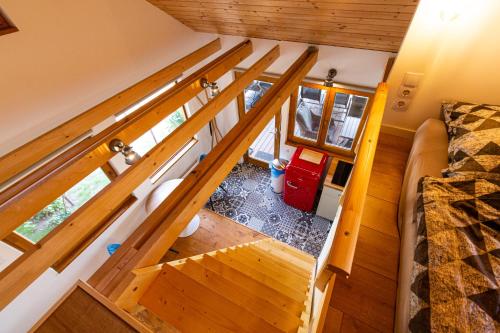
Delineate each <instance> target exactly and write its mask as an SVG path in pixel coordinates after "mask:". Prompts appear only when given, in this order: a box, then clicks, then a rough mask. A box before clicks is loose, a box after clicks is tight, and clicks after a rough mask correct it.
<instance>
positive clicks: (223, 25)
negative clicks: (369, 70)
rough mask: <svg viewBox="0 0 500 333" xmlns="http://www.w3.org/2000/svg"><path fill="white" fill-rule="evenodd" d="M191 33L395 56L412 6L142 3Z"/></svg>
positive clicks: (246, 0)
mask: <svg viewBox="0 0 500 333" xmlns="http://www.w3.org/2000/svg"><path fill="white" fill-rule="evenodd" d="M147 1H149V2H150V3H152V4H153V5H155V6H156V7H158V8H160V9H162V10H163V11H165V12H167V13H168V14H170V15H171V16H173V17H174V18H176V19H177V20H179V21H180V22H182V23H184V24H185V25H187V26H189V27H191V28H192V29H194V30H195V31H202V32H211V33H219V34H225V35H237V36H247V37H257V38H266V39H275V40H285V41H293V42H302V43H311V44H318V45H333V46H342V47H352V48H361V49H371V50H379V51H389V52H398V50H399V47H400V45H401V42H402V41H403V38H404V36H405V34H406V31H407V30H408V26H409V24H410V21H411V19H412V17H413V14H414V13H415V10H416V7H417V5H418V0H302V1H300V0H292V1H288V0H147Z"/></svg>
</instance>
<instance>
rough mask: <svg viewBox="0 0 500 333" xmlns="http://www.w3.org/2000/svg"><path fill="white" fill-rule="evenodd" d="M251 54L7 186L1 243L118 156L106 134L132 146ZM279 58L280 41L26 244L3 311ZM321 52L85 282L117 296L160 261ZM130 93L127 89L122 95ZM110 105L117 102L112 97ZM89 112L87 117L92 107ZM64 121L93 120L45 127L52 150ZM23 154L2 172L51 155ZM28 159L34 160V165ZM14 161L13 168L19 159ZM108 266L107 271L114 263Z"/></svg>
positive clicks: (246, 50)
mask: <svg viewBox="0 0 500 333" xmlns="http://www.w3.org/2000/svg"><path fill="white" fill-rule="evenodd" d="M213 43H215V44H216V45H215V46H214V45H212V46H211V47H208V48H207V47H204V48H202V49H200V50H201V51H200V50H198V51H196V52H202V53H204V54H205V56H208V55H210V54H212V53H213V52H215V51H216V49H218V48H220V42H219V41H218V40H217V41H216V42H213ZM251 53H252V44H251V42H250V41H245V42H243V43H240V44H239V45H237V46H236V47H234V48H233V49H231V50H229V51H227V52H226V53H224V54H223V55H222V56H220V57H218V58H217V59H215V60H214V61H212V62H210V63H209V64H208V65H206V66H204V67H203V68H202V69H200V70H198V71H196V72H195V73H194V74H192V75H191V76H189V77H188V78H186V79H184V80H182V81H181V82H180V83H179V84H177V85H175V86H174V87H173V88H171V89H170V90H168V91H167V92H166V93H164V94H163V95H162V96H160V97H159V98H158V99H156V100H154V101H152V102H151V103H148V104H146V105H144V106H143V107H141V108H139V109H138V110H136V111H135V112H134V113H133V114H131V115H129V116H127V117H126V118H124V119H122V120H120V121H119V122H117V123H115V124H113V125H111V126H110V127H108V128H107V129H105V130H103V131H102V132H100V133H98V134H97V135H95V136H93V137H91V138H89V139H86V140H83V141H82V142H80V143H78V144H76V145H75V146H74V147H71V148H70V149H69V150H67V151H65V152H63V153H62V154H61V155H59V156H57V157H56V158H55V159H53V160H50V161H49V162H47V163H46V164H44V165H43V166H41V167H39V168H38V169H36V170H35V171H33V172H32V173H29V174H28V175H27V176H25V177H24V178H21V179H20V180H19V181H18V182H17V183H14V184H13V185H12V186H9V187H8V188H7V189H6V190H5V191H3V192H2V193H0V221H1V222H2V223H1V224H0V240H5V239H6V238H7V237H10V236H9V235H12V232H13V230H14V229H15V228H16V227H17V226H19V225H20V224H22V223H23V222H24V221H25V220H26V219H27V218H29V217H31V215H33V213H34V212H37V210H39V209H42V208H43V207H45V205H46V204H47V203H50V202H51V201H52V200H53V199H55V198H57V197H58V196H59V195H61V194H62V193H64V192H65V191H66V190H67V189H69V188H70V187H71V186H72V185H74V184H76V183H77V182H78V181H79V180H81V179H83V178H84V177H85V176H86V175H88V174H89V173H90V172H92V171H93V170H94V169H95V168H97V167H99V166H100V165H102V164H104V163H106V162H107V161H108V160H109V159H110V158H111V157H113V156H114V153H113V152H111V151H110V148H109V143H110V140H112V139H115V138H119V139H121V140H122V141H124V142H125V144H130V143H131V142H132V141H133V140H134V139H135V138H137V137H138V136H140V135H141V134H142V133H144V132H146V131H147V130H149V129H150V128H152V127H153V126H154V125H156V124H157V123H158V122H159V121H161V120H162V119H163V118H165V117H166V116H168V115H169V114H170V113H171V112H173V111H175V110H176V109H177V108H178V107H179V106H181V105H182V104H184V103H186V102H187V101H189V100H190V99H191V98H193V97H195V96H196V95H197V94H198V93H199V92H201V91H202V89H203V88H202V87H201V85H200V81H201V79H202V78H204V79H207V80H208V81H214V80H216V79H217V78H218V77H220V76H222V75H223V74H224V73H226V72H227V71H229V70H231V69H232V68H233V67H234V66H235V65H237V64H238V63H239V62H241V61H242V60H243V59H245V58H246V57H247V56H249V55H250V54H251ZM278 57H279V47H278V46H276V47H275V48H273V49H272V50H271V51H269V52H268V53H267V54H266V55H264V56H263V57H262V58H261V59H259V60H258V61H257V62H256V63H255V64H254V65H253V66H252V67H250V68H249V69H248V70H247V71H246V72H245V73H244V74H243V75H241V76H240V77H238V78H237V79H235V80H234V81H233V82H232V83H231V84H230V85H229V86H228V87H227V88H226V89H224V90H223V91H221V93H220V94H219V95H218V96H217V97H215V98H213V99H212V100H210V101H209V102H208V103H207V104H206V105H205V106H203V107H202V108H201V109H200V110H198V112H196V113H195V114H194V115H192V116H191V117H189V118H188V119H187V120H186V121H185V122H184V123H183V124H182V125H180V126H179V127H178V128H177V129H176V130H174V131H173V132H172V133H171V134H170V135H168V136H167V137H166V138H165V139H164V140H163V141H161V142H160V143H159V144H158V145H157V146H155V147H154V148H152V149H151V150H150V151H149V152H148V153H147V154H146V155H145V156H143V157H142V158H141V159H140V160H139V161H137V162H136V163H135V164H134V165H132V166H130V167H129V168H128V169H127V170H126V171H124V172H123V173H121V174H120V175H118V176H117V177H116V178H115V179H114V180H112V181H111V183H110V184H109V185H107V186H106V187H105V188H104V189H103V190H101V191H100V192H99V193H98V194H97V195H95V196H94V197H93V198H92V199H91V200H89V201H88V202H87V203H86V204H84V205H83V206H82V207H80V208H79V209H78V210H76V211H75V212H74V213H73V214H72V215H71V216H70V217H69V218H68V219H66V220H65V221H64V222H62V223H61V224H60V225H59V226H58V227H57V228H56V229H54V230H53V231H52V232H51V233H50V234H49V235H47V236H46V237H45V238H43V239H42V240H41V241H40V242H38V243H37V244H36V245H35V246H32V247H27V250H26V251H25V253H24V254H23V255H22V256H20V257H19V258H17V259H16V260H15V261H14V262H13V263H11V264H10V265H9V266H8V267H7V268H5V269H4V270H3V271H2V272H0V309H2V308H4V307H5V306H6V305H7V304H8V303H9V302H11V301H12V300H13V299H14V298H15V297H16V296H17V295H18V294H19V293H20V292H22V291H23V290H24V289H25V288H26V287H27V286H28V285H29V284H31V283H32V282H33V281H34V280H35V279H36V278H37V277H38V276H40V275H41V274H42V273H43V272H44V271H45V270H46V269H48V268H49V267H54V266H57V267H59V269H61V270H62V269H64V268H65V267H66V265H67V264H68V263H69V262H70V261H71V260H70V259H71V258H75V257H76V256H77V255H78V254H79V253H80V252H81V251H83V249H84V248H85V247H86V246H88V245H89V244H90V243H91V242H92V240H93V239H95V238H96V237H97V236H98V235H99V234H100V233H102V232H103V231H104V230H105V229H106V227H107V226H108V225H109V224H104V225H103V221H105V220H106V219H107V218H109V216H110V215H112V214H114V213H115V212H116V209H117V208H118V207H119V206H120V204H121V203H122V202H123V200H125V199H126V198H127V197H128V196H129V195H130V194H131V193H132V191H134V190H135V189H136V188H137V187H138V186H139V185H140V184H141V183H142V182H143V181H144V180H146V179H147V177H149V176H150V175H151V174H152V173H154V172H155V171H156V169H158V168H159V167H160V166H161V165H163V163H164V162H165V161H166V160H168V159H169V158H170V157H171V156H172V155H173V154H175V153H176V152H177V151H178V149H179V148H180V147H181V146H182V145H183V144H185V142H186V141H187V140H189V139H190V138H191V137H193V135H195V134H196V133H198V132H199V131H200V130H201V129H202V128H203V127H204V126H206V124H207V123H208V122H209V121H210V120H211V119H213V118H214V117H215V116H216V115H217V114H218V112H219V111H220V110H222V109H223V108H224V107H225V106H226V105H227V104H229V103H230V101H232V100H233V99H234V98H235V97H236V96H237V95H238V94H240V93H241V91H242V90H243V89H244V88H245V87H246V86H248V85H249V84H250V83H251V82H252V81H253V80H254V79H256V78H257V77H258V76H259V75H260V74H261V73H262V72H263V71H264V70H265V69H266V68H267V67H268V66H269V65H270V64H271V63H273V62H274V61H275V60H276V59H277V58H278ZM200 58H201V56H200V55H199V54H198V55H197V56H196V57H192V59H191V60H190V62H191V64H190V66H189V67H191V66H193V65H194V64H196V63H197V62H199V61H200V60H201V59H200ZM316 59H317V49H315V48H310V49H308V50H307V51H306V52H304V53H303V54H302V56H301V57H299V59H298V60H297V61H296V62H295V63H294V64H293V65H292V66H291V67H290V68H289V69H288V71H287V72H286V73H285V74H284V75H283V76H282V77H281V79H280V80H279V82H278V83H277V84H276V85H275V86H273V89H272V90H270V91H268V94H266V95H265V96H264V97H263V98H262V100H261V101H260V102H259V104H258V105H256V106H255V108H254V110H252V111H251V112H249V113H248V114H247V116H246V117H245V118H244V119H242V120H241V121H240V122H239V123H238V124H237V125H236V126H235V127H234V128H233V129H232V130H231V131H230V132H229V133H228V134H227V135H226V137H225V138H224V139H223V141H221V142H220V143H219V144H218V145H217V146H216V147H215V148H214V149H213V150H212V152H211V153H210V154H209V155H208V156H207V158H206V159H204V160H203V161H202V162H201V163H200V164H199V165H198V166H197V167H196V168H195V169H194V170H193V171H192V172H191V173H190V175H189V176H188V177H186V179H185V180H184V181H183V183H182V184H181V185H180V186H179V187H178V188H177V189H176V191H174V192H173V193H172V195H171V196H169V198H168V199H167V200H166V201H165V202H164V203H163V204H162V205H160V207H158V209H156V210H155V211H154V212H153V213H152V214H151V215H150V216H149V217H148V218H147V219H146V220H145V221H144V222H143V223H142V224H141V225H140V227H139V228H138V229H137V230H136V231H135V232H134V233H133V234H132V236H131V237H130V238H129V239H127V240H126V241H125V242H124V243H123V244H122V246H121V247H120V249H119V250H118V251H117V252H116V253H115V255H113V256H112V257H111V258H110V260H109V261H108V262H107V263H106V264H105V265H104V266H103V267H102V268H101V269H100V270H98V272H96V274H95V275H94V276H93V277H92V279H91V280H90V281H89V282H90V283H91V284H92V285H93V286H94V287H96V289H98V290H99V291H100V292H101V293H102V294H104V295H105V296H107V297H110V298H111V299H112V298H113V295H116V293H117V291H116V290H119V288H120V286H121V285H122V283H123V281H122V278H123V280H124V281H125V280H126V278H127V277H128V276H129V275H128V273H129V272H130V270H131V269H135V268H138V267H142V266H143V265H150V264H155V263H156V262H157V261H158V260H159V259H160V258H161V257H162V256H163V254H164V253H165V252H166V251H167V250H168V248H169V247H170V246H171V244H172V243H173V242H174V240H175V239H176V238H177V236H178V234H179V233H180V231H181V230H182V229H183V228H184V226H185V224H186V223H187V222H186V221H189V220H190V219H191V217H192V215H193V216H194V214H196V212H197V210H199V208H201V205H203V203H204V202H205V201H206V200H207V199H208V196H209V195H210V194H211V193H212V192H213V190H214V189H215V188H216V186H217V185H218V184H219V183H220V182H221V181H222V180H223V178H224V177H225V175H227V173H228V172H229V171H230V170H231V168H232V166H233V165H232V164H234V163H236V161H237V160H238V159H239V158H240V157H241V155H242V154H243V152H244V151H245V150H246V149H247V148H248V146H249V145H250V143H251V142H253V140H254V139H255V138H256V136H257V135H258V134H259V132H260V131H261V130H262V129H263V128H264V127H265V125H266V124H267V122H268V121H269V119H271V118H272V116H273V115H274V114H275V113H276V112H277V111H278V110H279V109H280V108H281V105H282V104H283V103H284V102H285V100H286V99H287V98H288V96H289V95H290V93H291V92H292V90H293V89H296V88H297V86H298V84H299V82H300V81H301V80H302V79H303V78H304V77H305V76H306V74H307V72H308V71H309V70H310V69H311V68H312V66H313V65H314V63H315V62H316ZM176 64H177V67H178V68H177V67H176V71H177V72H178V73H176V74H177V75H175V76H176V77H177V76H178V75H179V74H180V73H182V71H183V70H185V69H186V68H185V66H187V63H186V62H184V64H183V66H179V65H178V62H177V63H175V64H173V65H171V66H174V65H176ZM189 67H187V68H189ZM157 84H158V82H155V81H154V80H152V81H147V82H146V85H157ZM158 88H159V87H158ZM150 89H151V86H150ZM124 94H125V95H126V93H124ZM125 95H123V94H122V95H120V94H119V95H117V96H115V98H116V99H117V100H120V99H121V98H123V96H125ZM129 97H130V98H132V97H133V98H135V99H136V100H137V101H138V100H141V99H143V98H145V97H146V95H142V96H140V97H139V96H136V95H134V96H129ZM107 102H108V101H107ZM107 102H105V103H107ZM130 102H131V101H130V100H129V101H128V102H127V106H128V105H130ZM109 103H110V107H111V105H113V103H112V102H109ZM117 103H118V102H117ZM118 104H120V103H118ZM120 105H121V104H120ZM92 110H95V108H94V109H92ZM119 111H121V110H120V109H118V110H116V109H114V110H113V113H112V114H116V113H118V112H119ZM88 112H90V111H88ZM88 112H86V113H84V114H89V113H88ZM94 112H95V111H92V112H90V114H91V115H93V116H95V114H94ZM67 124H71V127H72V128H73V127H75V126H76V127H78V124H80V126H81V127H82V128H81V130H84V131H87V130H88V129H89V128H88V127H86V128H85V126H87V125H89V122H86V121H82V120H81V118H80V117H77V118H75V119H73V120H71V121H69V122H67V123H66V124H64V125H62V127H61V126H60V127H58V128H56V129H55V130H54V131H51V132H49V133H51V134H50V135H51V136H52V137H53V138H57V140H56V141H57V143H54V149H57V148H59V147H60V145H61V144H63V143H64V141H65V138H64V135H65V134H64V133H65V132H64V130H61V128H65V126H66V125H67ZM77 132H78V131H77ZM71 135H76V134H75V133H73V134H71ZM71 135H70V136H71ZM61 136H63V137H61ZM45 138H47V135H43V136H41V137H40V138H39V139H35V140H34V141H32V142H30V143H28V144H27V145H26V147H29V146H32V145H33V144H35V143H36V142H37V141H38V140H41V141H44V140H45ZM20 152H25V153H27V154H29V149H28V150H26V148H25V146H23V147H21V148H19V149H17V150H16V151H14V152H13V153H12V154H8V155H6V156H5V157H3V160H4V161H7V160H15V158H16V156H17V157H18V158H19V159H20V160H22V161H23V162H22V163H21V164H20V165H22V167H20V168H19V169H18V170H16V171H15V172H13V171H12V170H10V171H8V172H7V173H5V174H4V175H5V176H4V177H10V176H11V174H13V175H14V176H15V175H17V174H19V172H22V170H24V169H25V168H26V165H28V166H27V167H28V168H29V166H31V164H30V163H36V162H37V161H39V160H40V159H41V158H43V157H44V156H46V155H43V154H42V155H43V156H42V155H40V154H38V155H36V154H35V155H36V157H33V158H28V159H26V156H24V154H23V155H19V154H20ZM49 153H50V152H49ZM26 160H29V161H30V162H29V163H28V162H26ZM233 162H234V163H233ZM9 165H15V163H12V164H9ZM11 238H12V237H11ZM68 258H69V259H68ZM115 264H116V265H115ZM108 268H110V269H109V270H108ZM124 283H126V282H124Z"/></svg>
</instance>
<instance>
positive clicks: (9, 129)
mask: <svg viewBox="0 0 500 333" xmlns="http://www.w3.org/2000/svg"><path fill="white" fill-rule="evenodd" d="M1 6H2V9H3V10H4V11H5V12H6V13H7V14H8V15H9V17H10V18H11V19H12V20H13V22H14V23H15V24H16V25H17V27H18V28H19V30H20V31H19V32H16V33H13V34H9V35H5V36H1V38H0V73H1V74H0V119H1V120H2V121H1V122H0V133H2V134H1V140H0V155H3V154H5V153H7V152H8V151H10V150H12V149H14V148H16V147H18V146H20V145H22V144H23V143H25V142H27V141H29V140H31V139H33V138H35V137H37V136H38V135H40V134H42V133H44V132H46V131H47V130H49V129H51V128H53V127H55V126H56V125H57V124H60V123H62V122H64V121H66V120H67V119H70V118H72V117H74V116H75V115H76V114H78V113H80V112H83V111H85V110H86V109H88V108H89V107H92V106H94V105H96V104H98V103H99V102H100V101H102V100H104V99H106V98H108V97H110V96H112V95H114V94H115V93H116V92H118V91H120V90H123V89H124V88H126V87H128V86H130V85H131V84H133V83H135V82H137V81H139V80H141V79H143V78H145V77H147V76H148V75H150V74H152V73H154V72H155V71H157V70H159V69H160V68H162V67H164V66H166V65H167V64H169V63H172V62H173V61H175V60H176V59H178V58H180V57H182V56H184V55H186V54H188V53H189V52H192V51H194V50H196V49H197V48H199V47H201V46H202V45H204V44H205V43H207V42H208V41H210V40H212V39H213V38H214V37H213V36H210V35H208V34H199V33H195V32H193V31H191V30H190V29H189V28H187V27H185V26H183V25H182V24H180V23H178V22H177V21H175V20H174V19H172V18H171V17H169V16H168V15H166V14H165V13H163V12H162V11H160V10H159V9H157V8H156V7H154V6H152V5H150V4H149V3H148V2H146V1H143V0H87V1H62V0H59V1H56V0H36V1H35V0H32V1H27V0H26V1H18V0H5V1H2V3H1ZM213 57H214V56H212V58H213ZM207 61H208V60H207ZM207 61H205V62H207ZM197 67H199V66H197ZM192 109H193V111H196V107H195V106H193V107H192ZM200 136H201V137H203V139H202V142H201V143H199V144H198V145H196V146H195V148H194V149H192V150H191V151H190V152H189V153H188V154H186V155H185V157H184V158H182V159H181V160H180V161H179V162H178V163H177V164H176V165H175V167H173V168H172V169H170V170H169V171H168V172H167V173H166V174H165V175H164V176H163V179H166V178H178V177H181V176H182V175H183V174H184V172H185V171H186V170H187V169H189V167H190V166H191V165H192V163H193V162H194V161H196V160H197V158H198V156H199V153H200V152H202V151H204V152H206V151H207V150H208V149H209V147H207V146H206V144H205V142H206V141H207V140H206V137H207V131H206V129H205V130H203V131H201V133H200ZM158 183H161V181H160V182H158ZM154 186H155V185H153V184H151V182H150V181H149V180H146V181H145V182H144V184H143V185H141V186H140V187H139V188H138V190H137V191H135V194H136V195H137V196H138V198H139V201H138V202H137V203H136V204H135V205H134V206H133V207H131V208H130V209H129V211H127V212H126V213H125V214H124V215H123V216H122V217H121V218H120V219H119V220H118V221H116V222H115V223H114V224H113V225H112V226H111V227H109V228H108V230H106V231H105V232H104V233H103V234H102V235H101V236H100V237H99V238H98V239H97V240H96V242H94V243H93V244H92V246H90V247H89V248H87V249H86V250H85V251H84V252H83V254H82V255H80V256H79V257H78V258H77V259H76V260H75V261H74V262H73V263H72V264H71V265H70V266H69V267H68V268H66V269H65V270H64V271H63V272H62V273H61V274H58V273H56V272H55V271H53V270H51V269H49V270H47V271H46V272H45V273H44V274H43V275H42V276H41V277H40V278H39V279H37V280H36V281H35V282H34V283H32V284H31V286H30V287H28V288H27V289H26V290H25V291H24V292H23V293H22V294H20V295H19V296H18V297H17V298H16V299H15V300H14V301H13V302H12V303H11V304H9V305H8V306H7V307H6V308H5V309H3V310H2V311H1V312H0V332H1V333H3V332H9V333H12V332H25V331H27V330H28V329H29V328H30V327H31V326H32V325H33V324H34V323H35V322H36V321H37V320H38V318H40V317H41V316H42V315H43V314H44V313H45V312H46V311H47V309H49V308H50V307H51V305H52V304H53V303H54V302H56V301H57V300H58V299H59V298H60V297H61V296H62V295H63V294H64V293H65V292H66V290H68V289H69V288H70V287H71V286H72V285H73V284H74V283H75V282H76V281H77V280H78V279H82V280H86V279H87V278H88V277H89V276H90V275H91V274H92V273H93V272H94V271H95V270H96V269H97V268H98V267H99V266H100V265H101V264H102V263H103V262H104V261H105V260H106V259H107V258H108V257H109V256H108V254H107V253H106V245H107V244H109V243H120V242H122V241H123V240H124V239H126V237H127V236H128V235H129V234H130V233H131V232H132V230H134V229H135V228H136V227H137V225H138V224H139V223H141V222H142V221H143V219H144V217H145V211H144V205H143V200H144V198H145V196H146V195H147V194H148V193H149V192H150V191H151V189H152V188H153V187H154ZM17 255H18V253H16V251H12V249H11V248H8V247H7V246H6V245H5V244H3V243H1V242H0V269H1V267H4V266H5V265H7V264H8V263H9V262H11V261H12V260H14V259H15V257H16V256H17Z"/></svg>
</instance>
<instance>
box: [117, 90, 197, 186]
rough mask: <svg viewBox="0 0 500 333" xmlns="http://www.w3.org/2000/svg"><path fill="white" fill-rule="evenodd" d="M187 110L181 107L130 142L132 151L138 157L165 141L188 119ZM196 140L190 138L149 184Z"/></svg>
mask: <svg viewBox="0 0 500 333" xmlns="http://www.w3.org/2000/svg"><path fill="white" fill-rule="evenodd" d="M176 83H177V82H171V83H169V84H167V85H166V86H165V87H163V88H161V89H159V90H158V91H156V92H154V93H153V94H151V95H150V96H148V97H146V98H145V99H143V100H142V101H140V102H139V103H137V104H135V105H133V106H132V107H130V108H128V109H127V110H125V111H123V112H121V113H119V114H117V115H116V117H115V118H116V120H117V121H119V120H121V119H123V118H125V117H126V116H128V115H129V114H131V113H133V112H135V111H136V110H138V109H139V108H140V107H141V106H143V105H145V104H147V103H149V102H150V101H152V100H154V99H155V98H157V97H158V96H160V95H161V94H163V93H164V92H165V91H167V90H169V89H170V88H172V87H173V86H175V85H176ZM188 116H189V115H188V109H187V105H183V106H181V107H180V108H178V109H177V110H176V111H174V112H173V113H171V114H169V115H168V116H167V117H166V118H165V119H163V120H162V121H160V122H159V123H158V124H156V125H155V126H154V127H153V128H151V129H150V130H149V131H147V132H145V133H144V134H143V135H141V136H140V137H139V138H137V139H136V140H135V141H134V142H132V144H131V146H132V147H133V149H134V151H136V152H137V153H138V154H139V155H141V156H143V155H145V154H147V152H148V151H150V150H151V149H152V148H153V147H154V146H156V145H157V144H159V143H160V142H161V141H162V140H163V139H165V138H166V137H167V136H168V135H169V134H170V133H172V132H173V131H174V130H175V129H176V128H177V127H179V126H180V125H181V124H182V123H184V122H185V121H186V120H187V118H188ZM197 142H198V140H197V139H196V138H192V139H191V140H190V141H188V142H187V143H186V145H184V147H182V148H181V149H180V150H179V151H178V152H177V153H176V154H175V155H174V156H172V158H170V159H169V160H168V161H166V162H165V163H164V164H163V165H162V166H161V167H160V168H159V169H158V170H157V171H156V172H155V173H154V174H153V176H151V177H150V179H151V182H153V183H155V182H156V181H157V180H158V179H160V178H161V176H162V175H163V174H164V173H165V172H166V171H167V170H168V169H169V168H170V167H172V166H173V165H174V164H175V162H177V161H178V160H179V159H180V158H181V157H182V156H183V155H184V154H186V153H187V151H188V150H189V149H191V148H192V147H193V146H194V144H195V143H197Z"/></svg>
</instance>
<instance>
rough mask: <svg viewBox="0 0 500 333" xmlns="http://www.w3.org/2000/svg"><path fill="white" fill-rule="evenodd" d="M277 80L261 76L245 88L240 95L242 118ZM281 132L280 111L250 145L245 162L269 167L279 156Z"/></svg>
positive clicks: (240, 116) (239, 102)
mask: <svg viewBox="0 0 500 333" xmlns="http://www.w3.org/2000/svg"><path fill="white" fill-rule="evenodd" d="M235 75H236V77H238V75H240V73H239V72H235ZM275 81H276V79H274V78H271V77H261V78H259V80H254V81H253V82H252V83H251V84H250V85H249V86H248V87H246V88H245V90H244V91H243V93H242V94H240V95H239V96H238V115H239V118H240V119H241V118H242V117H243V116H244V115H245V114H246V113H247V112H248V111H250V110H251V109H252V108H253V107H254V106H255V104H256V103H257V102H258V101H259V100H260V99H261V98H262V96H264V94H265V93H266V92H267V91H268V90H269V88H271V86H272V84H273V83H274V82H275ZM280 133H281V112H278V113H277V114H276V115H275V116H274V117H273V119H272V120H271V121H270V122H269V123H268V124H267V125H266V127H265V128H264V130H263V131H262V132H261V133H260V134H259V136H258V137H257V139H255V141H254V142H253V143H252V144H251V145H250V148H249V149H248V151H247V152H246V153H245V155H244V157H243V158H244V160H245V162H250V163H253V164H256V165H258V166H261V167H265V168H268V167H269V163H271V162H272V160H273V159H275V158H279V152H280V136H281V135H280Z"/></svg>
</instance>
